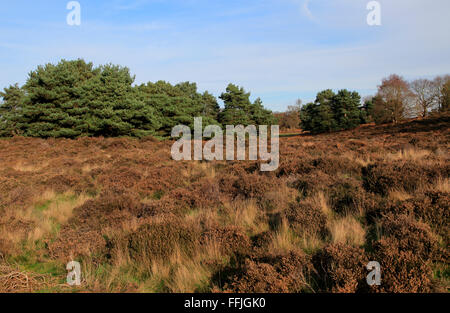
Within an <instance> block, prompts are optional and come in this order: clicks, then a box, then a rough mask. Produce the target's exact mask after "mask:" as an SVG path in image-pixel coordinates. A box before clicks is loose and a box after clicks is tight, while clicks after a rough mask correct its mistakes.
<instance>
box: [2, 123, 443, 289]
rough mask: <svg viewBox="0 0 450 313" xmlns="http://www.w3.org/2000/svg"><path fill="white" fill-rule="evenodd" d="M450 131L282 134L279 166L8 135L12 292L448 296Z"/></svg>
mask: <svg viewBox="0 0 450 313" xmlns="http://www.w3.org/2000/svg"><path fill="white" fill-rule="evenodd" d="M449 126H450V118H449V116H448V114H441V115H439V116H436V117H428V118H425V119H416V120H408V121H404V122H398V123H396V124H385V125H373V124H368V125H362V126H358V127H357V128H355V129H353V130H346V131H341V132H335V133H328V134H319V135H310V134H308V133H300V134H298V135H297V136H289V137H282V138H281V139H280V166H279V168H278V169H277V170H276V171H274V172H261V171H260V170H259V164H258V162H255V161H233V162H227V161H213V162H208V161H174V160H172V158H171V155H170V148H171V144H172V143H173V142H172V141H170V140H157V139H155V138H154V137H149V136H148V137H145V136H144V137H142V138H139V139H138V138H135V139H133V138H87V137H83V138H78V139H64V138H58V139H55V138H47V139H43V138H24V137H17V136H14V137H11V138H5V139H1V140H0V212H1V214H0V291H3V292H15V291H32V292H66V291H67V292H69V291H74V290H75V291H100V292H117V291H125V292H230V291H231V292H433V291H444V292H445V291H447V290H448V288H449V280H448V279H449V267H448V260H449V257H448V254H449V250H448V245H449V234H450V231H449V225H450V223H449V212H450V211H449V203H450V194H449V193H450V182H449V174H450V162H449V159H450V154H449V149H450V127H449ZM71 260H76V261H79V262H80V264H81V270H82V284H81V286H79V287H68V286H67V285H66V284H65V281H66V275H67V271H66V264H67V262H69V261H71ZM369 261H377V262H379V263H380V265H381V273H382V284H381V285H380V286H373V287H369V286H368V285H367V283H366V276H367V274H368V271H367V269H366V265H367V263H368V262H369Z"/></svg>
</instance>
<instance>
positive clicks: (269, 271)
mask: <svg viewBox="0 0 450 313" xmlns="http://www.w3.org/2000/svg"><path fill="white" fill-rule="evenodd" d="M311 270H312V266H311V263H310V260H309V258H308V257H307V256H306V255H304V254H303V253H301V252H296V251H291V252H289V253H288V254H284V255H266V256H262V257H258V258H246V259H245V260H244V261H243V262H242V264H240V265H239V268H238V270H237V271H236V273H235V274H234V275H233V276H231V277H228V281H227V283H226V284H225V288H224V289H225V290H226V291H230V292H237V293H286V292H301V291H303V290H308V289H309V288H310V287H309V284H308V279H309V275H310V272H311Z"/></svg>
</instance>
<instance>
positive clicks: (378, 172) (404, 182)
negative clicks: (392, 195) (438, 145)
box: [362, 161, 450, 195]
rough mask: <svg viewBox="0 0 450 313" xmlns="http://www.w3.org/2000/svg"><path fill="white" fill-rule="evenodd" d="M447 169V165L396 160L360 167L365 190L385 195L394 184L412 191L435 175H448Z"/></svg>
mask: <svg viewBox="0 0 450 313" xmlns="http://www.w3.org/2000/svg"><path fill="white" fill-rule="evenodd" d="M449 170H450V167H449V166H446V167H439V166H431V165H421V164H417V163H412V162H398V161H397V162H392V163H375V164H371V165H368V166H367V167H364V168H363V169H362V174H363V178H364V187H365V188H366V190H368V191H372V192H375V193H379V194H382V195H387V194H388V193H389V191H390V190H391V188H393V187H394V186H395V187H396V188H403V189H404V190H405V191H411V192H412V191H414V190H415V189H416V188H418V187H419V186H421V185H424V184H430V183H432V182H433V181H434V180H435V179H436V178H437V177H440V176H444V177H448V175H449V174H450V173H449Z"/></svg>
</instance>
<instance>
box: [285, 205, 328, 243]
mask: <svg viewBox="0 0 450 313" xmlns="http://www.w3.org/2000/svg"><path fill="white" fill-rule="evenodd" d="M284 214H285V217H286V218H287V220H288V222H289V224H290V225H291V228H292V229H293V231H294V232H295V233H296V234H297V235H299V236H302V235H304V234H309V235H313V234H318V235H319V236H321V237H322V238H325V237H327V236H328V235H329V230H328V228H327V217H326V215H325V214H324V212H322V211H321V209H320V208H315V207H313V206H312V205H311V204H310V203H307V202H305V201H302V202H299V203H293V204H291V205H290V207H289V208H288V209H287V210H286V211H285V212H284Z"/></svg>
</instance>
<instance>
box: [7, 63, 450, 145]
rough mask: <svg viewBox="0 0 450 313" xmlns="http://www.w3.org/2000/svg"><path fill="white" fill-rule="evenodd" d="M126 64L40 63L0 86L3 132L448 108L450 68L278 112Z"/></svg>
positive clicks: (241, 95)
mask: <svg viewBox="0 0 450 313" xmlns="http://www.w3.org/2000/svg"><path fill="white" fill-rule="evenodd" d="M133 83H134V77H133V76H132V75H131V74H130V71H129V69H128V68H126V67H122V66H118V65H112V64H108V65H102V66H98V67H94V65H93V64H92V63H87V62H85V61H84V60H81V59H79V60H74V61H66V60H62V61H60V62H59V63H58V64H56V65H55V64H46V65H44V66H38V68H37V69H36V70H34V71H32V72H31V73H30V74H29V76H28V79H27V81H26V83H25V84H24V85H23V86H19V85H18V84H16V85H13V86H10V87H8V88H5V89H4V91H3V92H0V96H1V97H2V101H1V103H0V137H5V136H14V135H21V136H29V137H43V138H48V137H66V138H77V137H82V136H104V137H116V136H134V137H144V136H148V135H153V136H161V137H167V136H170V133H171V130H172V128H173V127H174V126H176V125H180V124H182V125H187V126H189V127H191V128H193V121H194V118H195V117H203V123H204V125H211V124H216V125H220V126H225V125H244V126H247V125H273V124H279V125H280V127H281V128H285V129H287V128H291V129H297V128H302V129H303V130H306V131H310V132H313V133H322V132H331V131H339V130H346V129H352V128H355V127H357V126H358V125H360V124H364V123H368V122H376V123H396V122H398V121H400V120H402V119H405V118H409V117H416V116H421V117H426V116H427V115H428V114H430V113H431V112H443V111H448V110H449V107H450V76H449V75H446V76H442V77H441V76H439V77H436V78H435V79H434V80H428V79H418V80H414V81H412V82H407V81H406V80H404V79H403V78H402V77H400V76H398V75H391V76H389V77H388V78H385V79H383V80H382V83H381V85H380V86H378V92H377V94H376V95H375V96H373V97H367V98H365V99H364V100H363V101H361V96H360V95H359V94H358V93H357V92H356V91H349V90H347V89H342V90H339V91H338V92H337V93H335V92H334V91H332V90H331V89H327V90H324V91H321V92H319V93H318V94H317V96H316V99H315V101H314V102H311V103H307V104H306V105H302V103H301V100H298V101H297V105H295V106H290V107H289V108H288V111H287V112H284V113H277V114H273V113H272V112H271V111H270V110H267V109H265V108H264V106H263V104H262V101H261V99H259V98H258V99H256V100H255V101H254V102H251V101H250V93H248V92H246V91H245V90H244V88H243V87H239V86H236V85H233V84H229V85H228V87H227V88H226V91H225V92H224V93H222V94H221V95H220V97H219V99H221V100H223V102H224V108H221V107H220V106H219V104H218V100H217V99H216V97H214V96H213V95H212V94H210V93H208V92H207V91H206V92H204V93H199V92H198V90H197V85H196V84H195V83H190V82H184V83H179V84H176V85H172V84H170V83H168V82H165V81H158V82H156V83H152V82H149V83H147V84H141V85H133Z"/></svg>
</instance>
